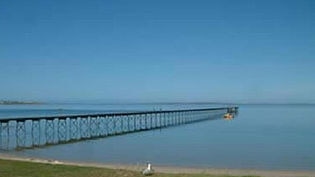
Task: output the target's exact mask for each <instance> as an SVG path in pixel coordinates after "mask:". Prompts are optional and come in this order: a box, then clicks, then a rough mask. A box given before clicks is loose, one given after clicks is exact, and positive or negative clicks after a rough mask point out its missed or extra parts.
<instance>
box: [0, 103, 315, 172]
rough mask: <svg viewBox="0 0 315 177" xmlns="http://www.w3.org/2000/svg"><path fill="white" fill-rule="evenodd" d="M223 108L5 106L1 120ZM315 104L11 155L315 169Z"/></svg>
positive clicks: (242, 108)
mask: <svg viewBox="0 0 315 177" xmlns="http://www.w3.org/2000/svg"><path fill="white" fill-rule="evenodd" d="M220 106H224V105H219V104H179V103H178V104H175V103H174V104H43V105H0V119H1V118H10V117H36V116H47V115H69V114H88V113H105V112H130V111H145V110H172V109H193V108H209V107H220ZM314 135H315V105H249V104H246V105H239V113H238V116H237V117H235V118H234V119H233V120H224V119H217V120H209V121H203V122H198V123H194V124H186V125H182V126H176V127H170V128H164V129H157V130H152V131H145V132H139V133H131V134H126V135H122V136H112V137H107V138H102V139H96V140H87V141H81V142H77V143H72V144H62V145H56V146H49V147H45V148H35V149H28V150H22V151H14V150H13V151H8V152H5V153H10V154H15V155H22V156H27V157H37V158H49V159H57V160H67V161H80V162H96V163H106V164H130V165H135V164H138V163H146V162H151V163H153V164H156V165H169V166H181V167H202V168H204V167H207V168H242V169H267V170H270V169H271V170H315V138H314Z"/></svg>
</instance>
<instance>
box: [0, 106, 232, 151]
mask: <svg viewBox="0 0 315 177" xmlns="http://www.w3.org/2000/svg"><path fill="white" fill-rule="evenodd" d="M237 111H238V107H220V108H207V109H185V110H164V111H145V112H123V113H105V114H84V115H62V116H45V117H23V118H4V119H0V149H1V150H12V149H23V148H34V147H43V146H47V145H56V144H64V143H71V142H76V141H82V140H87V139H95V138H102V137H107V136H114V135H121V134H126V133H132V132H139V131H146V130H152V129H160V128H166V127H171V126H178V125H182V124H190V123H193V122H198V121H204V120H211V119H218V118H222V117H223V115H224V114H226V113H233V114H234V113H237Z"/></svg>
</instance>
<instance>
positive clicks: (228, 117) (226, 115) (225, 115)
mask: <svg viewBox="0 0 315 177" xmlns="http://www.w3.org/2000/svg"><path fill="white" fill-rule="evenodd" d="M223 117H224V119H233V114H231V113H225V114H224V116H223Z"/></svg>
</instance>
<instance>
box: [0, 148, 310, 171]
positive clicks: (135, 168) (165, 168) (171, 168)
mask: <svg viewBox="0 0 315 177" xmlns="http://www.w3.org/2000/svg"><path fill="white" fill-rule="evenodd" d="M0 159H3V160H15V161H23V162H33V163H43V164H54V165H70V166H79V167H96V168H109V169H123V170H130V171H141V170H142V169H143V168H145V164H137V165H126V164H104V163H91V162H75V161H59V160H54V159H41V158H30V157H23V156H15V155H11V154H6V153H2V152H0ZM153 168H154V170H155V171H156V172H158V173H170V174H212V175H232V176H235V175H238V176H246V175H254V176H261V177H315V171H308V170H301V171H300V170H259V169H232V168H197V167H176V166H162V165H159V166H155V165H154V164H153Z"/></svg>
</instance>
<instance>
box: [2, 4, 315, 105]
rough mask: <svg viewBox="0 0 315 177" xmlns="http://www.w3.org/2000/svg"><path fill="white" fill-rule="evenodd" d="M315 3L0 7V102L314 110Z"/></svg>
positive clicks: (18, 5) (36, 5)
mask: <svg viewBox="0 0 315 177" xmlns="http://www.w3.org/2000/svg"><path fill="white" fill-rule="evenodd" d="M314 56H315V1H312V0H309V1H307V0H296V1H290V0H283V1H279V0H272V1H265V0H264V1H254V0H248V1H246V0H240V1H233V0H230V1H225V0H217V1H210V0H209V1H206V0H204V1H202V0H194V1H192V0H190V1H185V0H173V1H169V0H143V1H137V0H135V1H127V0H125V1H120V0H115V1H110V0H108V1H103V0H93V1H87V0H86V1H81V0H73V1H72V0H68V1H63V0H54V1H48V0H47V1H42V0H38V1H34V0H28V1H24V0H23V1H22V0H21V1H15V0H12V1H11V0H10V1H5V0H0V83H1V86H0V100H1V99H12V100H39V101H86V100H89V101H93V100H97V101H104V102H125V101H128V102H185V101H186V102H207V101H209V102H212V101H224V102H226V101H228V102H275V103H278V102H281V103H282V102H306V103H315V94H314V91H315V79H314V78H315V72H314V71H313V70H314V69H315V58H314Z"/></svg>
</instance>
